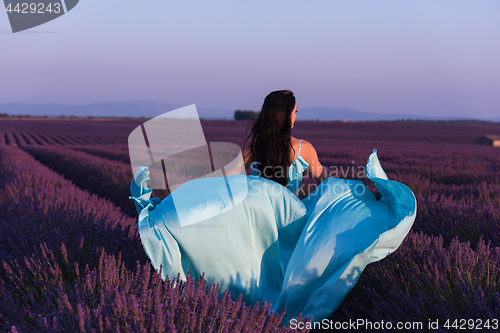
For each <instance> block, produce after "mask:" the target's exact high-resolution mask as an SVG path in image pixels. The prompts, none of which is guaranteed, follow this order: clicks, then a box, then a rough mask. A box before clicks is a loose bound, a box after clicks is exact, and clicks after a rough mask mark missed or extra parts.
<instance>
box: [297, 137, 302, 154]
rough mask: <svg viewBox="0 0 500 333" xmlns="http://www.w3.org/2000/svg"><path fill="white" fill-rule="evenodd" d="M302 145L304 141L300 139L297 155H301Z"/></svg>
mask: <svg viewBox="0 0 500 333" xmlns="http://www.w3.org/2000/svg"><path fill="white" fill-rule="evenodd" d="M301 146H302V141H300V139H299V151H298V153H297V156H299V155H300V147H301Z"/></svg>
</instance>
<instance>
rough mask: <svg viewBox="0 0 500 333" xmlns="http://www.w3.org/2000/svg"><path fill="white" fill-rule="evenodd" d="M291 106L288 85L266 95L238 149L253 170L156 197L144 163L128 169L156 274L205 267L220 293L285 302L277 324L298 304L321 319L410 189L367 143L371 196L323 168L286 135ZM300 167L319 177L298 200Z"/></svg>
mask: <svg viewBox="0 0 500 333" xmlns="http://www.w3.org/2000/svg"><path fill="white" fill-rule="evenodd" d="M296 112H297V107H296V104H295V98H294V96H293V94H292V93H291V92H290V91H276V92H272V93H271V94H269V95H268V96H267V97H266V99H265V101H264V104H263V107H262V111H261V113H260V115H259V118H258V119H257V121H256V122H255V123H254V124H253V127H252V131H251V134H250V136H249V139H250V145H249V146H248V147H247V148H246V149H245V150H244V159H245V162H246V166H249V165H250V164H252V163H253V162H254V170H255V171H254V172H255V173H260V174H261V176H262V177H259V176H258V175H252V176H245V175H241V174H234V175H230V176H227V177H224V180H222V177H219V178H203V179H197V180H193V181H190V182H187V183H185V184H183V185H181V186H180V187H178V188H177V189H176V190H175V191H173V192H172V193H171V194H170V195H169V196H168V197H167V198H165V199H164V200H163V201H161V202H160V200H159V199H158V198H150V196H151V190H150V189H148V188H147V181H148V180H149V170H148V168H147V167H141V168H140V169H139V170H138V171H137V172H136V174H135V176H134V181H132V185H131V193H132V196H131V199H133V200H134V201H135V204H136V207H137V210H138V213H139V223H138V228H139V233H140V236H141V241H142V243H143V246H144V249H145V251H146V253H147V254H148V256H149V258H150V260H151V262H152V264H153V266H154V267H155V268H156V269H157V270H159V269H160V267H161V270H162V277H163V278H166V277H167V275H168V276H171V277H172V276H174V277H175V276H177V274H180V277H181V278H185V277H186V275H187V272H188V271H189V273H190V275H191V276H194V277H196V278H199V277H201V276H202V275H204V276H205V279H206V280H207V282H208V283H218V284H219V285H220V288H219V292H220V293H221V294H222V292H224V291H225V290H229V291H230V292H231V296H232V297H233V298H234V299H237V297H238V295H239V294H242V296H243V301H245V302H246V303H247V304H254V303H255V302H257V301H259V302H262V301H264V300H265V301H268V302H272V310H273V311H277V312H282V311H284V310H285V309H286V315H285V317H284V319H283V323H285V324H287V323H289V322H290V320H292V318H294V317H297V316H299V314H301V313H302V314H303V315H304V316H306V317H312V318H313V320H314V321H321V320H323V319H325V318H328V317H329V316H330V315H331V314H332V313H333V312H334V311H335V309H336V308H337V307H338V306H339V304H340V303H341V302H342V300H343V299H344V297H345V296H346V295H347V293H348V292H349V291H350V290H351V289H352V288H353V287H354V285H355V283H356V281H357V279H358V278H359V276H360V274H361V272H362V271H363V270H364V268H365V267H366V265H368V264H369V263H371V262H374V261H377V260H380V259H382V258H384V257H386V256H387V255H389V254H390V253H392V252H393V251H395V250H396V249H397V248H398V247H399V245H400V244H401V242H402V241H403V239H404V238H405V236H406V234H407V233H408V232H409V230H410V228H411V226H412V225H413V222H414V220H415V217H416V200H415V196H414V195H413V193H412V191H411V190H410V189H409V188H408V187H406V186H405V185H403V184H400V183H397V182H395V181H391V180H388V179H387V176H386V174H385V172H384V170H383V169H382V167H381V166H380V163H379V161H378V158H377V155H376V150H374V151H373V153H372V154H371V155H370V156H369V158H368V163H367V166H366V171H367V177H368V179H370V180H371V181H373V182H374V184H375V186H376V187H377V189H378V190H379V191H380V193H381V194H382V199H381V200H380V201H377V200H376V198H375V196H374V195H373V194H371V193H370V192H369V191H368V189H367V188H366V186H365V185H364V184H363V182H361V181H355V180H348V179H339V178H327V177H325V172H324V171H323V167H322V166H321V164H320V163H319V161H318V157H317V154H316V151H315V150H314V148H313V147H312V146H311V145H310V144H309V143H308V142H307V141H305V140H298V139H295V138H293V137H291V134H290V130H291V128H292V127H293V126H294V122H295V118H296ZM306 168H309V170H310V172H311V174H312V175H313V176H314V177H316V179H317V180H318V181H319V182H320V185H319V186H318V188H317V189H316V190H315V191H314V192H313V193H312V194H310V195H309V196H308V197H306V198H305V199H303V200H299V199H298V198H297V196H296V195H294V194H293V193H292V192H291V191H289V190H288V189H287V188H286V187H285V186H288V187H289V188H291V189H292V190H298V186H299V185H300V179H301V176H302V172H303V171H304V170H305V169H306ZM284 185H285V186H284ZM228 189H230V192H231V195H227V194H228Z"/></svg>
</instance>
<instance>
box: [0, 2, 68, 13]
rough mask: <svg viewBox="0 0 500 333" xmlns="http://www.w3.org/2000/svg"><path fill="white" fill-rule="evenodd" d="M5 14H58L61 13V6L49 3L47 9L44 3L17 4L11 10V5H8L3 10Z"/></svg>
mask: <svg viewBox="0 0 500 333" xmlns="http://www.w3.org/2000/svg"><path fill="white" fill-rule="evenodd" d="M5 10H6V11H7V13H9V14H10V13H12V12H15V13H19V14H30V13H31V14H35V13H36V14H43V13H55V14H59V13H60V12H61V4H60V3H57V2H56V3H53V4H52V3H49V4H48V5H47V7H45V4H44V3H34V2H31V3H26V2H24V3H22V4H20V3H18V4H16V6H15V7H14V8H12V3H9V4H8V6H7V7H6V8H5Z"/></svg>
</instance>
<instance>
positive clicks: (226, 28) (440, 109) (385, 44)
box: [0, 0, 500, 118]
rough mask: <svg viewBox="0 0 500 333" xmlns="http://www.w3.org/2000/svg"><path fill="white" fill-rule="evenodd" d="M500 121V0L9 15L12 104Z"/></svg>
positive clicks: (5, 58)
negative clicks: (24, 19) (42, 18)
mask: <svg viewBox="0 0 500 333" xmlns="http://www.w3.org/2000/svg"><path fill="white" fill-rule="evenodd" d="M277 89H291V90H293V91H294V93H295V94H296V96H297V104H298V105H299V108H304V107H314V106H329V107H347V108H352V109H357V110H360V111H367V112H375V113H407V114H416V115H432V116H462V117H478V118H492V117H500V1H498V0H482V1H475V2H473V1H457V0H452V1H450V0H446V1H435V0H433V1H428V0H425V1H413V2H410V1H400V0H391V1H384V0H380V1H368V0H367V1H331V0H325V1H310V2H306V1H282V0H279V1H245V2H244V1H234V0H227V1H216V0H214V1H189V3H188V2H186V3H184V2H183V3H180V2H172V1H168V2H167V1H150V2H139V1H138V2H128V1H127V2H123V1H117V0H107V1H91V0H84V1H80V3H79V4H78V5H77V6H76V7H75V8H74V9H73V10H72V11H71V12H69V13H68V14H66V15H63V16H62V17H60V18H58V19H56V20H54V21H52V22H49V23H47V24H44V25H41V26H39V27H36V28H33V29H31V30H27V31H26V32H21V33H17V34H12V33H11V32H10V26H9V21H8V18H7V14H6V13H5V12H4V13H3V14H0V103H7V102H28V103H43V102H51V103H60V104H86V103H92V102H104V101H131V100H140V99H141V100H152V101H158V102H165V103H172V104H177V105H189V104H193V103H195V104H196V105H198V106H203V107H214V108H224V109H230V110H234V109H237V108H243V109H254V110H257V109H259V107H260V106H261V105H262V101H263V99H264V97H265V96H266V95H267V93H269V92H270V91H272V90H277Z"/></svg>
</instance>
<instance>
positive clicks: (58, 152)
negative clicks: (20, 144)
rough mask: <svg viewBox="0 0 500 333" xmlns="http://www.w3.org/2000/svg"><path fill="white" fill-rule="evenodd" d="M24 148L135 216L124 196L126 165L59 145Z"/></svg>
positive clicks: (127, 183)
mask: <svg viewBox="0 0 500 333" xmlns="http://www.w3.org/2000/svg"><path fill="white" fill-rule="evenodd" d="M24 149H25V150H26V151H27V152H29V153H30V154H31V155H33V156H34V157H35V158H36V159H37V160H39V161H40V162H42V163H43V164H45V165H47V166H49V167H51V168H52V169H54V170H55V171H56V172H58V173H60V174H62V175H63V176H64V177H65V178H67V179H69V180H71V181H73V182H75V184H77V185H78V186H79V187H81V188H83V189H86V190H89V191H91V192H92V193H95V194H97V195H99V196H101V197H104V198H108V199H109V200H111V201H112V202H114V203H115V204H117V205H118V206H119V207H120V208H121V209H122V210H123V212H125V213H127V214H129V215H130V216H137V212H136V210H135V206H134V204H133V203H132V201H131V200H130V199H129V198H128V197H129V195H130V182H131V180H132V178H133V174H132V168H131V167H130V165H126V164H123V163H120V162H116V161H110V160H107V159H104V158H101V157H97V156H93V155H89V154H86V153H84V152H79V151H74V150H71V149H64V148H61V147H57V148H46V147H36V148H35V147H25V148H24Z"/></svg>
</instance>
